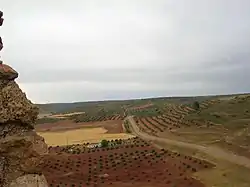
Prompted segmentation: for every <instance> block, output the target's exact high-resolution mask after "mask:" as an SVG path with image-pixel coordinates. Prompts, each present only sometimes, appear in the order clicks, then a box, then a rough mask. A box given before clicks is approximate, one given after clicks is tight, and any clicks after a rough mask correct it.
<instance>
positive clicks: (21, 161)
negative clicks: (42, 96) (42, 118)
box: [0, 65, 48, 187]
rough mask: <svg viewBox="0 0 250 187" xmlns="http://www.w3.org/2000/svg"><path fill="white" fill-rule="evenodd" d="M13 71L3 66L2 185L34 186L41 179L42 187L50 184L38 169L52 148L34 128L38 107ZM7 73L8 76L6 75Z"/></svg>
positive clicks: (0, 110) (0, 78) (0, 100)
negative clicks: (28, 96) (21, 87)
mask: <svg viewBox="0 0 250 187" xmlns="http://www.w3.org/2000/svg"><path fill="white" fill-rule="evenodd" d="M0 66H1V65H0ZM8 67H9V66H8ZM12 70H13V69H12V68H9V69H1V67H0V85H1V87H0V186H4V187H5V186H6V187H7V186H12V187H14V186H16V187H17V186H18V187H19V186H30V187H32V186H38V184H37V181H40V182H39V185H40V186H41V187H42V186H47V183H46V180H45V178H44V176H43V175H42V173H41V171H39V169H37V168H39V167H37V166H38V165H39V164H41V160H42V159H41V158H42V155H44V154H46V153H47V150H48V148H47V145H46V144H45V142H44V139H43V138H42V137H40V136H38V135H37V134H36V133H35V131H34V130H33V129H34V127H33V125H34V123H35V121H36V119H37V116H38V108H37V107H36V106H35V105H33V104H32V103H31V101H29V100H28V99H27V98H26V95H25V93H23V92H22V90H21V89H20V88H19V86H18V85H17V83H16V82H15V80H13V79H10V76H11V77H13V76H12V75H15V77H17V73H15V70H13V71H12ZM6 71H11V72H12V73H13V74H12V73H9V74H7V73H6ZM2 72H3V73H2ZM4 73H5V75H8V76H2V74H4ZM31 174H32V175H31ZM25 181H28V182H27V183H26V184H27V185H25ZM32 181H33V182H32Z"/></svg>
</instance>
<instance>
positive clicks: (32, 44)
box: [0, 0, 250, 103]
mask: <svg viewBox="0 0 250 187" xmlns="http://www.w3.org/2000/svg"><path fill="white" fill-rule="evenodd" d="M0 4H1V7H0V9H1V10H2V11H3V12H4V18H5V21H4V24H3V26H2V27H1V28H0V35H1V36H2V38H3V42H4V49H3V50H2V52H1V58H2V60H3V61H4V62H5V63H6V64H9V65H10V66H12V67H13V68H14V69H15V70H17V71H18V72H19V77H18V79H17V80H16V81H17V82H18V84H19V86H20V88H21V89H22V90H23V91H24V92H25V93H26V94H27V96H28V98H29V99H31V100H32V101H33V102H35V103H50V102H75V101H90V100H107V99H130V98H144V97H157V96H193V95H210V94H229V93H245V92H250V81H249V80H250V73H249V72H250V1H249V0H188V1H187V0H154V1H153V0H105V1H104V0H71V1H69V0H54V1H51V0H36V1H34V0H22V1H20V0H0Z"/></svg>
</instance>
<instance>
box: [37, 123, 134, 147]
mask: <svg viewBox="0 0 250 187" xmlns="http://www.w3.org/2000/svg"><path fill="white" fill-rule="evenodd" d="M35 130H36V131H37V133H38V134H39V135H41V136H42V137H44V138H45V141H46V143H47V144H48V145H49V146H57V145H60V146H61V145H70V144H81V143H86V142H91V143H98V142H100V141H101V140H103V139H107V140H112V139H127V138H131V137H134V136H133V135H129V134H126V133H123V128H122V121H121V120H109V121H102V122H88V123H85V122H84V123H75V122H73V121H70V120H63V121H59V122H56V123H46V124H39V125H37V126H36V127H35Z"/></svg>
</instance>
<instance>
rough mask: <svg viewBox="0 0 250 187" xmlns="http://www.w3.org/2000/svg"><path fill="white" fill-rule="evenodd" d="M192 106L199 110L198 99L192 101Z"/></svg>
mask: <svg viewBox="0 0 250 187" xmlns="http://www.w3.org/2000/svg"><path fill="white" fill-rule="evenodd" d="M193 108H194V109H195V110H199V109H200V104H199V102H198V101H195V102H194V103H193Z"/></svg>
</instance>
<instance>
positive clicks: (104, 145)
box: [101, 140, 109, 147]
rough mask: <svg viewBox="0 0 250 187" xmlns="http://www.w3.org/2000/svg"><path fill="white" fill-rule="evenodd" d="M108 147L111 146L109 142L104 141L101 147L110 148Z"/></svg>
mask: <svg viewBox="0 0 250 187" xmlns="http://www.w3.org/2000/svg"><path fill="white" fill-rule="evenodd" d="M108 145H109V142H108V140H102V141H101V147H108Z"/></svg>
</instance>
